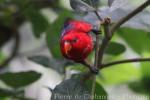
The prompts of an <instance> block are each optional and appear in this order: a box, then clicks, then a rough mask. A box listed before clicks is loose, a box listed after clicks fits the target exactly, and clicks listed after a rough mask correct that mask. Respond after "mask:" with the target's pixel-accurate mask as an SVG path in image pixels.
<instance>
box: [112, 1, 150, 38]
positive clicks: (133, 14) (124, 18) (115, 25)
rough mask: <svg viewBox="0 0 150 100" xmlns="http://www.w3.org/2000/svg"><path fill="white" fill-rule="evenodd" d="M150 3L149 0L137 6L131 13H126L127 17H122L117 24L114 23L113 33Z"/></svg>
mask: <svg viewBox="0 0 150 100" xmlns="http://www.w3.org/2000/svg"><path fill="white" fill-rule="evenodd" d="M149 5H150V0H147V1H146V2H144V3H143V4H142V5H140V6H139V7H138V8H136V9H135V10H133V11H132V12H131V13H129V14H128V15H126V16H125V17H123V18H121V19H120V20H119V21H118V22H117V23H116V24H114V25H113V26H112V28H111V33H112V35H113V33H114V32H115V31H116V30H117V29H118V28H119V27H120V26H121V25H122V24H124V23H125V22H126V21H128V20H129V19H131V18H132V17H134V16H135V15H136V14H138V13H139V12H141V11H142V10H143V9H145V8H146V7H147V6H149Z"/></svg>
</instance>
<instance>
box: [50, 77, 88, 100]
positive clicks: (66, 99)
mask: <svg viewBox="0 0 150 100" xmlns="http://www.w3.org/2000/svg"><path fill="white" fill-rule="evenodd" d="M89 95H90V92H89V91H88V90H87V89H86V88H85V86H84V85H83V84H82V83H81V81H80V80H78V79H68V80H65V81H63V82H62V83H60V84H59V85H57V86H56V87H55V89H54V90H53V92H52V97H51V100H89V99H90V96H89Z"/></svg>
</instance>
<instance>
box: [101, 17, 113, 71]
mask: <svg viewBox="0 0 150 100" xmlns="http://www.w3.org/2000/svg"><path fill="white" fill-rule="evenodd" d="M110 23H111V19H110V18H105V19H104V21H103V23H102V25H103V26H104V33H105V37H104V39H103V41H102V44H101V46H100V49H99V51H98V68H100V67H101V65H102V60H103V55H104V52H105V49H106V48H107V46H108V44H109V41H110V39H111V31H110Z"/></svg>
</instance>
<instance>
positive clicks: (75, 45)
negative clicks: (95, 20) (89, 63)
mask: <svg viewBox="0 0 150 100" xmlns="http://www.w3.org/2000/svg"><path fill="white" fill-rule="evenodd" d="M91 31H93V32H97V31H96V30H94V29H93V26H92V25H91V24H89V23H87V22H85V21H80V20H73V19H68V20H66V21H65V23H64V28H63V30H62V33H61V39H60V49H61V52H62V55H63V56H64V57H65V58H67V59H70V60H73V61H75V62H78V63H82V64H83V63H84V64H85V59H86V58H87V57H88V55H89V54H90V53H91V52H92V50H93V46H94V44H93V38H92V36H91V35H90V34H89V33H90V32H91ZM89 68H90V70H91V71H92V72H94V73H97V69H94V68H92V67H89Z"/></svg>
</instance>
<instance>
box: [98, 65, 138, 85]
mask: <svg viewBox="0 0 150 100" xmlns="http://www.w3.org/2000/svg"><path fill="white" fill-rule="evenodd" d="M101 75H102V76H103V78H104V79H105V80H101V76H99V78H98V79H99V80H100V82H102V83H103V84H105V85H106V84H108V85H112V84H121V83H126V82H128V81H132V80H139V79H140V78H141V73H140V69H139V68H137V67H135V66H134V65H133V64H121V65H113V66H111V67H109V68H104V69H102V70H101Z"/></svg>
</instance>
